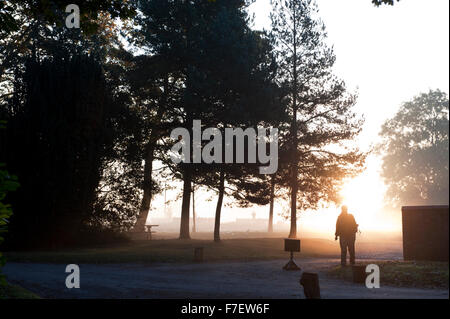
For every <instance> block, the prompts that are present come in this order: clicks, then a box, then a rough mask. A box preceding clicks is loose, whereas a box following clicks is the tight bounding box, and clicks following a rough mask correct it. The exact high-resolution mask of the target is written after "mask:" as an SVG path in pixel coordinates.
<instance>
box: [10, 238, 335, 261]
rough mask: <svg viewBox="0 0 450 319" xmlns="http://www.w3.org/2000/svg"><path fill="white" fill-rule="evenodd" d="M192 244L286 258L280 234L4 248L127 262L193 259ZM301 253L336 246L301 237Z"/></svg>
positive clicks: (240, 255) (221, 255)
mask: <svg viewBox="0 0 450 319" xmlns="http://www.w3.org/2000/svg"><path fill="white" fill-rule="evenodd" d="M195 247H204V260H205V261H206V262H214V261H227V260H229V261H233V260H239V261H250V260H268V259H288V258H289V253H287V252H285V251H284V241H283V239H282V238H246V239H224V240H222V241H221V242H220V243H215V242H213V241H211V240H200V239H193V240H178V239H164V240H163V239H161V240H149V241H144V240H142V241H132V242H129V243H124V244H120V245H114V246H103V247H96V248H83V249H74V250H64V251H33V252H7V253H5V256H6V259H7V262H8V261H15V262H49V263H127V262H130V263H131V262H141V263H151V262H181V263H183V262H192V260H193V256H194V248H195ZM301 250H302V252H301V253H296V256H299V257H300V256H303V257H336V256H338V254H339V248H338V246H337V244H336V243H335V242H333V241H329V240H323V239H302V241H301Z"/></svg>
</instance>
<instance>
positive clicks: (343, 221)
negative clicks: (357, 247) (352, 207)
mask: <svg viewBox="0 0 450 319" xmlns="http://www.w3.org/2000/svg"><path fill="white" fill-rule="evenodd" d="M357 231H358V224H357V223H356V221H355V217H353V215H352V214H342V213H341V214H340V215H339V217H338V219H337V221H336V233H335V235H336V236H341V237H352V236H354V235H355V234H356V232H357Z"/></svg>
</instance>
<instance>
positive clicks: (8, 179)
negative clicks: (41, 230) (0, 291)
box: [0, 121, 19, 286]
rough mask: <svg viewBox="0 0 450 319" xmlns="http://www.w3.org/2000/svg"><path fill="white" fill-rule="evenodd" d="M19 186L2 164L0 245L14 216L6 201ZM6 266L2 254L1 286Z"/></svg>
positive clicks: (0, 125) (0, 257) (0, 170)
mask: <svg viewBox="0 0 450 319" xmlns="http://www.w3.org/2000/svg"><path fill="white" fill-rule="evenodd" d="M4 124H5V122H4V121H0V129H2V128H4ZM18 186H19V184H18V182H17V177H16V176H14V175H10V174H9V173H8V171H6V170H5V164H4V163H0V245H1V243H2V242H3V240H4V238H3V236H2V234H4V233H6V231H7V224H8V220H9V218H10V217H11V215H12V209H11V205H8V204H5V203H4V200H5V198H6V195H7V194H8V192H12V191H15V190H16V189H17V187H18ZM4 264H5V258H4V256H3V255H2V253H1V252H0V286H1V285H3V284H4V283H5V281H4V278H3V277H2V275H1V267H2V266H3V265H4Z"/></svg>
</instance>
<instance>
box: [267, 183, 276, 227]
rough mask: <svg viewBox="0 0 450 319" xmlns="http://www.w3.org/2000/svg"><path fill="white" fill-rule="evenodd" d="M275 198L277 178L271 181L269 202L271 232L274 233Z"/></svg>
mask: <svg viewBox="0 0 450 319" xmlns="http://www.w3.org/2000/svg"><path fill="white" fill-rule="evenodd" d="M274 199H275V178H274V177H272V179H271V181H270V204H269V229H268V230H267V231H268V232H269V233H273V202H274Z"/></svg>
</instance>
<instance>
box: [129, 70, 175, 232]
mask: <svg viewBox="0 0 450 319" xmlns="http://www.w3.org/2000/svg"><path fill="white" fill-rule="evenodd" d="M168 89H169V78H168V76H166V77H165V79H164V93H163V96H162V101H161V105H160V106H159V107H158V110H157V112H156V120H155V122H156V123H158V124H159V122H160V121H161V119H162V117H163V114H164V109H165V103H166V102H167V96H168ZM159 135H160V132H159V131H158V129H157V128H156V127H155V128H153V129H152V130H151V133H150V139H149V142H148V144H147V146H146V152H147V154H145V163H144V185H143V190H144V195H143V196H142V202H141V207H140V209H139V215H138V218H137V220H136V224H135V225H134V227H133V231H137V232H141V231H144V230H145V223H146V222H147V217H148V213H149V210H150V204H151V201H152V188H153V185H152V170H153V160H154V158H155V154H154V153H155V147H156V143H157V140H158V138H159ZM164 205H165V203H164Z"/></svg>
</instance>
